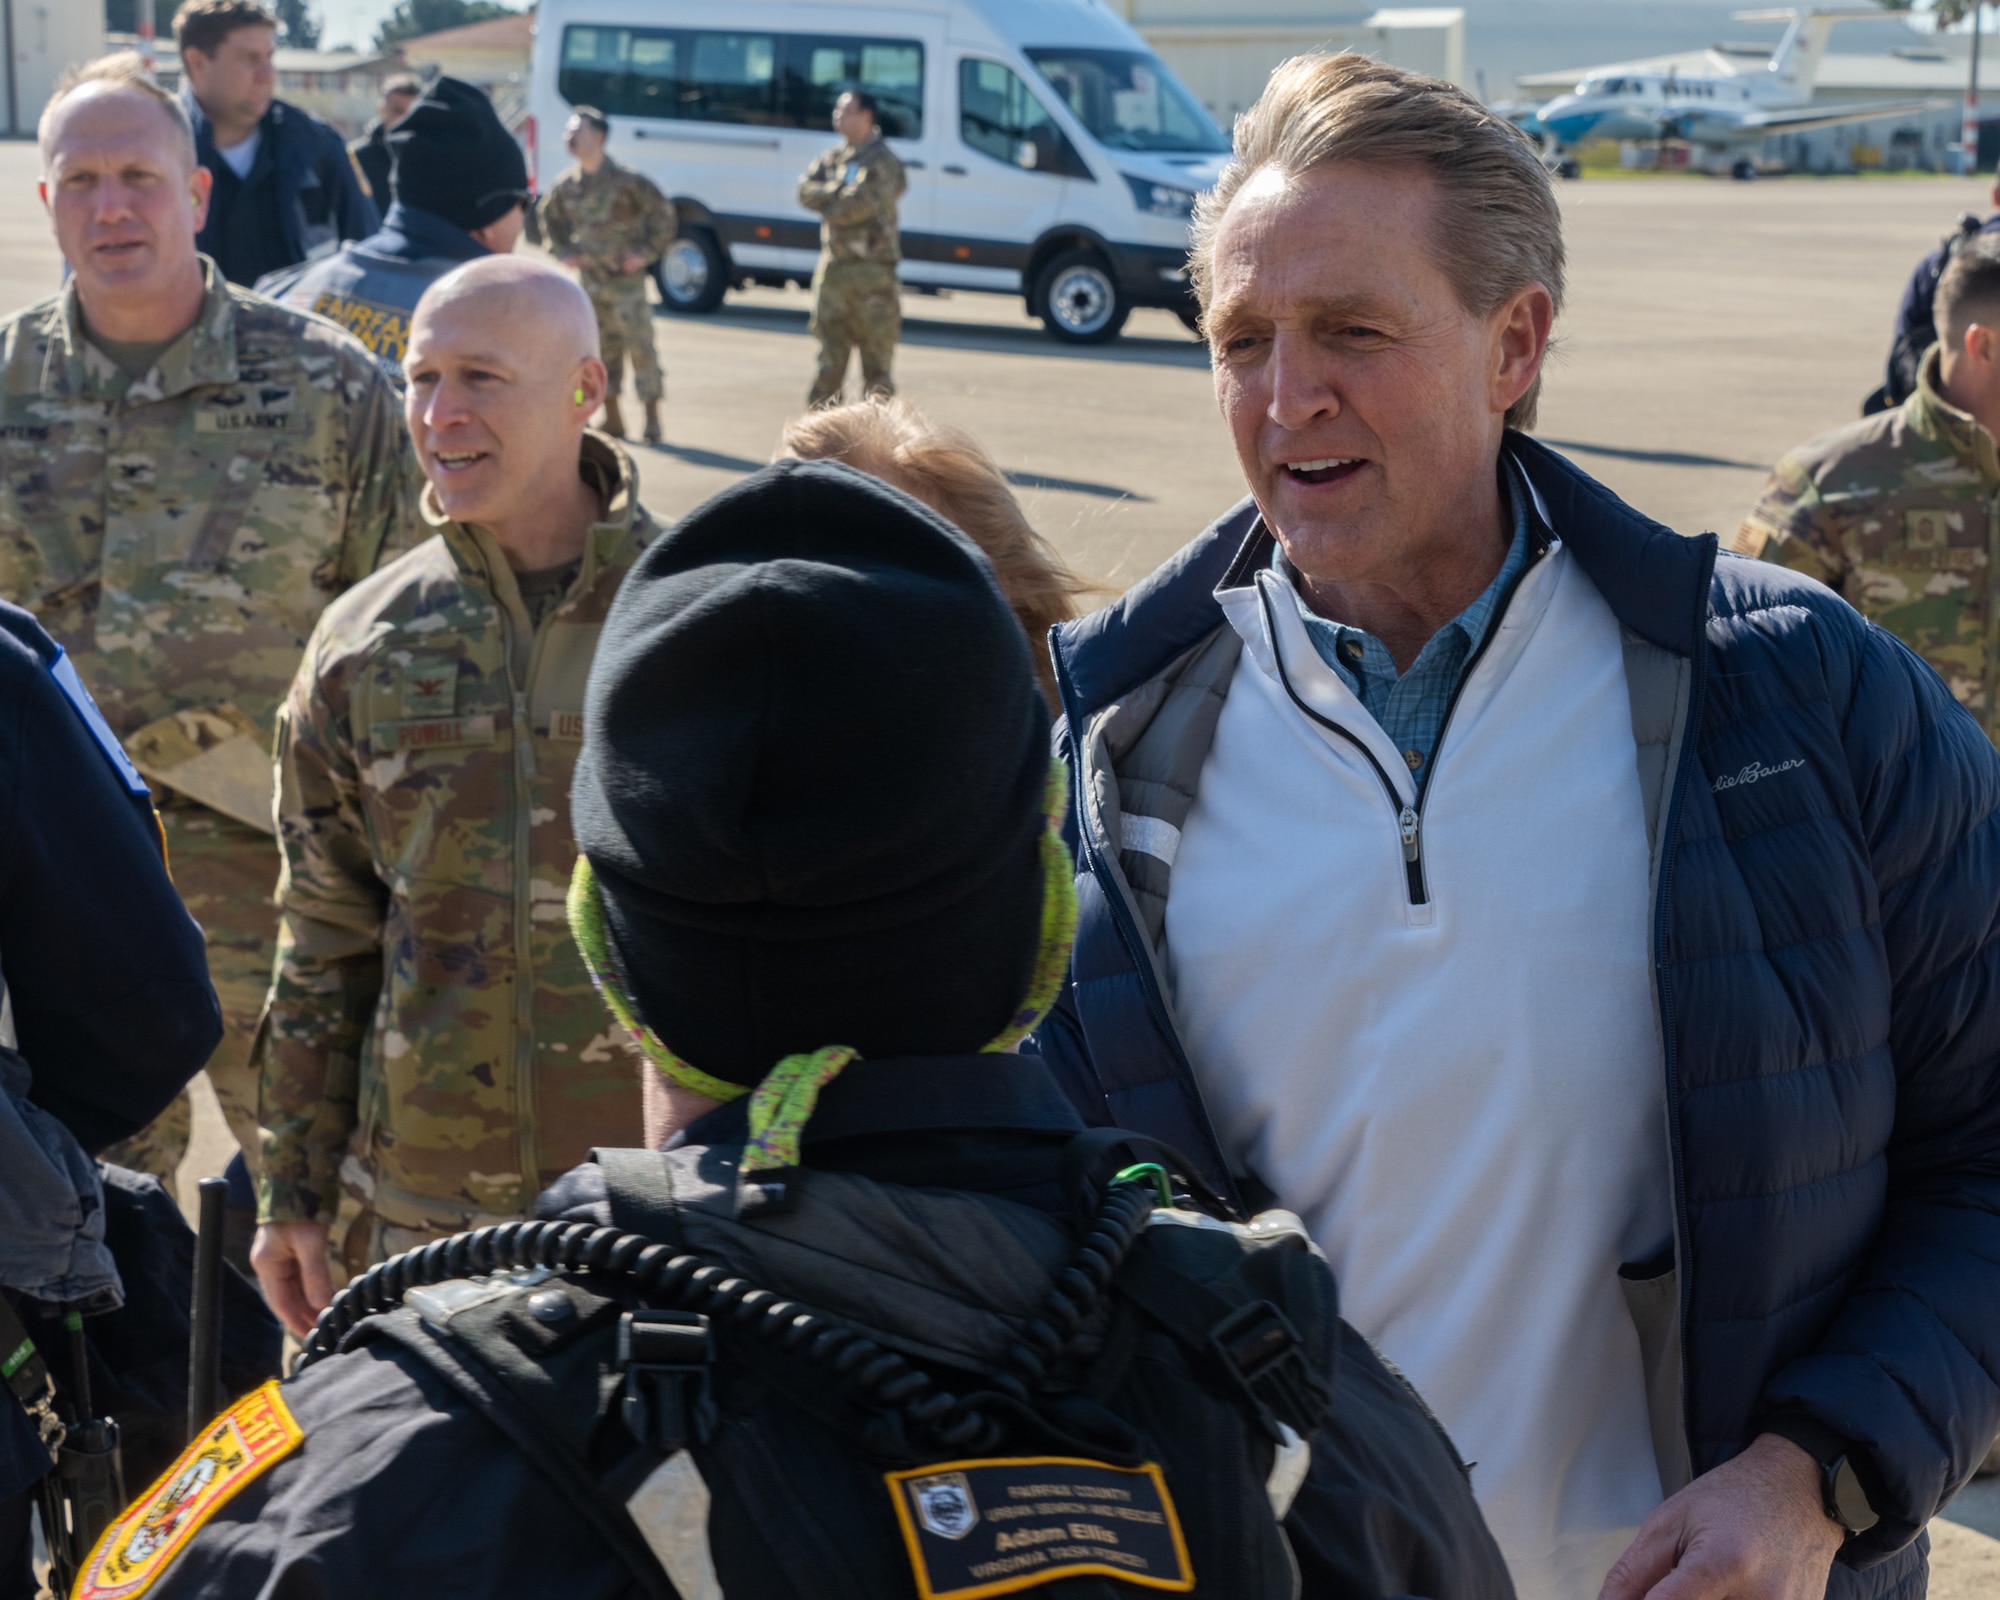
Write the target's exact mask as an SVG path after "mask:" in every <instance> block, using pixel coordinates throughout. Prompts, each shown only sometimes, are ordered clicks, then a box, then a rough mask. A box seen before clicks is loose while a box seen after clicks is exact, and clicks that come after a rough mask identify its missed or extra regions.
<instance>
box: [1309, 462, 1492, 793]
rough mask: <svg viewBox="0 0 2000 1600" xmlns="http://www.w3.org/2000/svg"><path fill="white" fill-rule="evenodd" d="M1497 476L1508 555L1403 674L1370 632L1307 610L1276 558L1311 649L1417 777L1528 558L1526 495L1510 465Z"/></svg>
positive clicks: (1393, 659)
mask: <svg viewBox="0 0 2000 1600" xmlns="http://www.w3.org/2000/svg"><path fill="white" fill-rule="evenodd" d="M1502 477H1503V479H1504V480H1505V482H1506V485H1507V498H1508V502H1509V506H1510V508H1511V510H1512V512H1513V517H1514V540H1513V543H1511V544H1510V545H1509V546H1508V547H1507V559H1506V560H1505V561H1503V562H1501V563H1500V571H1499V572H1498V573H1497V574H1496V575H1495V576H1494V579H1493V581H1492V582H1491V583H1489V584H1488V585H1487V586H1486V588H1485V590H1484V591H1483V592H1482V593H1481V594H1480V596H1479V598H1478V599H1477V600H1474V601H1473V602H1472V604H1471V605H1469V606H1467V607H1466V608H1465V609H1464V610H1463V611H1461V612H1460V613H1459V614H1458V615H1457V616H1455V617H1453V618H1452V619H1451V621H1449V622H1447V623H1446V624H1445V625H1444V626H1443V627H1442V628H1440V629H1438V631H1437V632H1436V633H1434V634H1432V635H1431V637H1430V640H1429V642H1428V643H1426V644H1425V645H1424V647H1423V649H1422V650H1420V651H1419V652H1418V653H1417V659H1416V660H1415V661H1413V662H1411V663H1410V670H1409V671H1408V672H1405V673H1402V674H1401V675H1398V674H1397V671H1396V662H1395V658H1394V657H1392V656H1391V655H1390V654H1389V647H1388V646H1387V645H1385V644H1384V643H1383V642H1382V641H1381V640H1380V639H1378V638H1376V637H1375V635H1374V634H1372V633H1364V632H1363V631H1362V630H1361V629H1359V628H1350V627H1349V626H1347V624H1346V623H1344V622H1334V621H1332V620H1330V619H1329V618H1326V617H1322V616H1318V615H1316V614H1315V613H1314V612H1312V611H1310V610H1308V609H1307V608H1306V602H1305V597H1304V596H1303V595H1301V594H1300V593H1299V590H1298V580H1297V577H1296V575H1295V574H1293V572H1292V571H1291V569H1290V567H1289V565H1288V564H1286V563H1285V560H1284V556H1283V554H1282V552H1281V553H1280V554H1279V556H1278V557H1277V560H1278V562H1279V570H1280V571H1282V572H1283V573H1284V574H1285V575H1286V577H1287V578H1289V579H1290V580H1291V582H1292V597H1293V599H1294V600H1296V601H1297V602H1298V607H1299V615H1300V616H1301V617H1302V618H1304V619H1305V625H1306V634H1307V636H1308V637H1309V638H1310V639H1311V640H1312V642H1313V648H1314V649H1315V650H1317V651H1318V652H1319V654H1320V658H1321V659H1322V660H1323V661H1325V662H1326V664H1327V665H1328V666H1330V667H1331V668H1333V670H1334V671H1335V672H1337V673H1339V674H1340V678H1341V681H1342V682H1343V683H1345V684H1346V685H1347V687H1348V688H1350V689H1352V690H1353V691H1354V695H1355V698H1356V699H1358V700H1359V701H1360V702H1361V704H1362V705H1363V706H1365V707H1366V708H1367V710H1368V714H1369V715H1370V716H1372V717H1373V718H1374V719H1375V720H1376V721H1377V722H1379V723H1380V724H1381V725H1382V731H1383V732H1384V733H1386V734H1388V736H1389V737H1390V738H1391V739H1393V740H1394V741H1395V743H1396V748H1397V749H1398V750H1400V751H1402V752H1403V763H1404V765H1406V766H1407V767H1408V768H1409V769H1410V771H1412V772H1413V773H1415V774H1417V776H1418V777H1419V778H1420V779H1421V778H1422V776H1423V772H1424V764H1425V763H1426V762H1427V761H1429V760H1430V758H1431V755H1432V752H1433V751H1434V750H1435V749H1436V748H1437V741H1438V735H1439V734H1440V733H1442V732H1443V731H1444V718H1445V712H1446V711H1447V710H1449V709H1450V707H1451V699H1452V696H1453V695H1454V694H1455V693H1456V692H1457V690H1458V684H1459V679H1460V678H1461V677H1462V676H1463V675H1464V673H1465V664H1466V663H1467V662H1468V661H1470V660H1471V659H1472V656H1473V653H1474V652H1475V651H1476V650H1478V648H1479V646H1480V644H1481V642H1482V641H1483V640H1484V639H1485V638H1486V634H1487V631H1488V630H1489V629H1490V628H1491V627H1492V626H1493V618H1494V614H1495V613H1496V612H1497V611H1498V609H1499V606H1500V597H1501V596H1502V595H1504V594H1505V593H1506V592H1507V590H1508V587H1509V586H1510V585H1511V584H1512V583H1513V581H1514V579H1515V578H1516V577H1518V576H1519V575H1520V572H1521V569H1522V568H1523V567H1525V566H1526V565H1527V563H1528V544H1529V539H1528V522H1529V513H1528V497H1527V495H1526V494H1525V493H1524V492H1523V490H1522V488H1521V484H1520V480H1519V477H1518V476H1517V474H1516V473H1515V472H1514V470H1513V469H1512V468H1511V467H1510V468H1507V469H1505V470H1504V471H1503V472H1502Z"/></svg>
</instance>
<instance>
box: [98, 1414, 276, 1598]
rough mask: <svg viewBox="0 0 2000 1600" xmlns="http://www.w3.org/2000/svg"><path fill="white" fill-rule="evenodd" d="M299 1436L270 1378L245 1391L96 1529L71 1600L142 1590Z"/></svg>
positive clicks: (127, 1594) (124, 1595)
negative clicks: (144, 1488)
mask: <svg viewBox="0 0 2000 1600" xmlns="http://www.w3.org/2000/svg"><path fill="white" fill-rule="evenodd" d="M304 1439H305V1433H304V1432H303V1430H301V1429H300V1427H299V1425H298V1423H296V1422H295V1421H293V1420H292V1413H291V1412H290V1410H289V1409H287V1407H286V1405H285V1401H284V1397H283V1396H282V1395H281V1394H279V1392H278V1385H277V1383H276V1382H275V1381H273V1382H271V1383H267V1384H265V1385H264V1386H263V1387H262V1388H259V1389H255V1390H252V1391H251V1392H250V1393H249V1394H246V1395H245V1396H244V1397H243V1398H242V1399H241V1400H239V1401H237V1402H236V1404H235V1405H233V1406H231V1407H230V1408H229V1409H228V1410H227V1411H225V1412H223V1413H222V1415H221V1416H219V1417H217V1418H216V1419H215V1421H214V1422H212V1423H211V1424H210V1425H209V1427H208V1431H207V1432H206V1433H204V1434H202V1435H201V1437H199V1438H198V1439H196V1440H195V1441H194V1443H193V1444H191V1445H189V1446H188V1447H187V1449H185V1450H183V1451H182V1452H181V1454H180V1458H179V1459H178V1460H177V1461H175V1462H174V1464H173V1465H172V1466H170V1467H169V1468H167V1470H166V1471H165V1472H163V1473H162V1474H161V1475H160V1477H159V1478H158V1480H157V1481H156V1482H155V1483H154V1484H153V1487H152V1488H150V1489H148V1490H147V1491H146V1493H145V1494H144V1495H143V1496H141V1497H140V1498H139V1499H138V1500H136V1501H134V1502H133V1504H132V1505H131V1507H130V1508H128V1509H127V1510H126V1512H125V1514H124V1515H123V1516H121V1517H120V1518H119V1519H118V1520H117V1521H116V1522H114V1523H112V1524H111V1526H110V1527H108V1528H106V1529H105V1530H104V1535H103V1537H102V1538H100V1539H99V1540H98V1541H97V1546H96V1548H95V1549H93V1550H92V1551H91V1552H90V1558H89V1560H87V1561H85V1562H84V1564H83V1570H82V1572H80V1573H79V1574H78V1575H77V1580H76V1588H75V1590H74V1591H73V1600H133V1597H135V1596H138V1595H142V1594H144V1593H145V1592H146V1591H147V1590H148V1589H150V1588H151V1587H152V1586H153V1583H154V1581H155V1580H156V1579H157V1578H158V1577H159V1576H160V1574H161V1573H163V1572H165V1571H166V1570H167V1567H168V1565H169V1564H170V1563H171V1562H172V1561H173V1559H174V1557H175V1556H177V1555H179V1554H180V1553H181V1551H182V1550H183V1549H185V1548H186V1547H187V1542H188V1541H189V1540H190V1539H192V1538H193V1537H194V1535H195V1530H196V1529H197V1528H199V1527H200V1526H201V1525H202V1524H203V1523H204V1522H206V1521H208V1519H209V1518H210V1517H212V1516H214V1515H215V1513H216V1512H217V1511H219V1510H221V1509H222V1507H223V1506H224V1505H226V1504H227V1503H228V1502H229V1501H230V1500H231V1499H232V1498H234V1497H235V1495H236V1494H237V1493H238V1492H239V1491H240V1490H241V1489H243V1488H244V1486H245V1485H247V1484H249V1483H250V1482H251V1481H252V1480H253V1479H255V1478H257V1477H259V1476H260V1475H261V1474H262V1473H263V1472H264V1471H265V1470H266V1469H267V1468H268V1467H270V1466H271V1465H272V1464H273V1463H275V1462H277V1461H281V1460H283V1459H284V1457H286V1456H288V1455H290V1454H291V1453H292V1452H293V1451H294V1450H296V1449H297V1448H298V1447H299V1445H300V1444H301V1443H302V1442H303V1441H304Z"/></svg>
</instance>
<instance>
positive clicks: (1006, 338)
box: [656, 302, 1208, 368]
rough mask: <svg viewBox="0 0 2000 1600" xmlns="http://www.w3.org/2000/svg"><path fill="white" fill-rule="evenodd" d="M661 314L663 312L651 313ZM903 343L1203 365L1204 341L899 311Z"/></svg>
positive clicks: (750, 310)
mask: <svg viewBox="0 0 2000 1600" xmlns="http://www.w3.org/2000/svg"><path fill="white" fill-rule="evenodd" d="M656 314H662V313H656ZM708 315H709V317H710V319H711V320H713V321H716V322H720V323H724V324H727V325H729V326H732V327H738V328H756V329H761V330H763V331H764V332H767V333H804V332H805V331H806V319H807V315H808V313H807V312H806V311H805V310H804V309H803V308H801V309H799V310H797V311H794V310H792V309H790V308H789V307H780V306H744V305H730V304H728V303H727V302H725V303H724V304H723V305H721V306H720V307H718V308H717V309H716V310H714V311H712V312H710V313H708ZM902 342H903V343H904V344H909V345H923V346H925V347H927V348H930V349H944V350H988V351H995V352H1005V351H1014V352H1017V353H1021V354H1029V353H1032V354H1037V355H1045V356H1064V357H1067V358H1069V359H1071V360H1075V361H1120V362H1125V363H1128V364H1136V365H1140V366H1152V367H1198V368H1206V367H1207V365H1208V346H1206V345H1203V344H1197V343H1195V342H1194V340H1192V339H1149V338H1145V337H1142V336H1139V335H1135V334H1125V335H1121V336H1120V337H1119V338H1116V339H1113V340H1112V341H1111V342H1110V343H1109V344H1058V343H1057V342H1056V341H1055V340H1054V339H1051V338H1050V337H1049V336H1048V335H1047V334H1046V333H1044V332H1042V330H1041V329H1040V328H1033V327H1005V326H1000V325H996V324H993V323H985V322H948V321H945V320H944V319H942V318H938V317H931V316H911V315H910V314H909V313H908V311H907V310H906V311H905V313H904V316H903V338H902Z"/></svg>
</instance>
